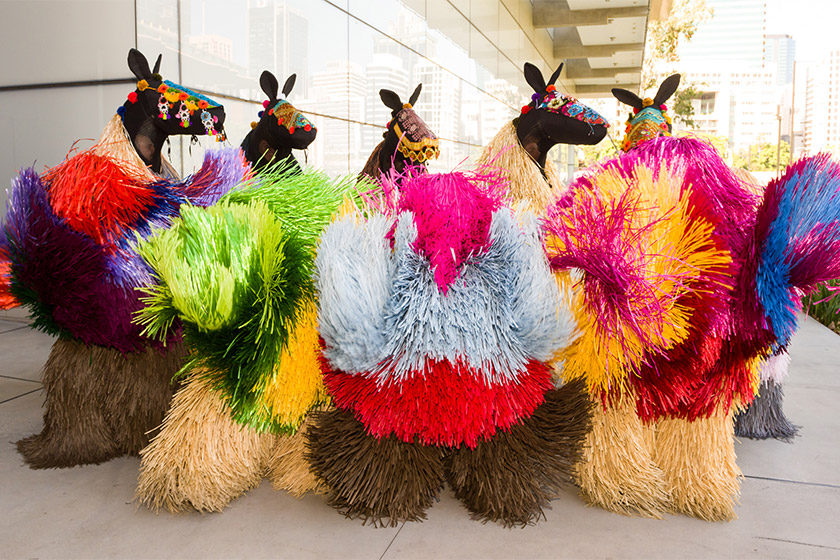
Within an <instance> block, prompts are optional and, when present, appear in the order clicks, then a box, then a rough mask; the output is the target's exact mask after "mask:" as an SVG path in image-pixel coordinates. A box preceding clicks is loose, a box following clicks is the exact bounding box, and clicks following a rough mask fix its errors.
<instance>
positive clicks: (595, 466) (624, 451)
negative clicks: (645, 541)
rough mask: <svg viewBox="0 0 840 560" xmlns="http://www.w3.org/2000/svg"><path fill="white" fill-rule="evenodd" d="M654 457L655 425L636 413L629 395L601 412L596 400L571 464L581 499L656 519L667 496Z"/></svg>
mask: <svg viewBox="0 0 840 560" xmlns="http://www.w3.org/2000/svg"><path fill="white" fill-rule="evenodd" d="M653 455H654V428H653V427H652V426H648V425H645V424H644V423H643V422H642V421H641V420H640V419H639V417H638V416H636V413H635V411H634V410H633V405H632V403H631V402H630V400H629V399H625V400H624V401H623V402H615V403H613V406H611V407H609V408H607V409H606V410H605V409H604V408H603V406H602V405H601V403H600V402H598V401H596V402H595V407H594V413H593V417H592V430H591V431H590V432H589V434H588V435H587V438H586V444H585V447H584V451H583V457H582V458H581V461H580V462H579V463H578V464H577V465H576V467H575V474H576V479H577V480H576V482H577V484H578V485H579V486H580V491H581V497H582V498H583V499H584V501H585V502H587V503H588V504H590V505H595V506H599V507H602V508H604V509H606V510H608V511H612V512H615V513H620V514H622V515H632V516H641V517H652V518H656V519H661V518H662V514H663V513H665V512H667V511H668V510H669V509H670V501H671V498H670V495H669V493H668V490H667V487H666V484H665V477H664V474H663V472H662V470H661V469H660V468H659V467H658V466H657V465H656V463H655V462H654V460H653Z"/></svg>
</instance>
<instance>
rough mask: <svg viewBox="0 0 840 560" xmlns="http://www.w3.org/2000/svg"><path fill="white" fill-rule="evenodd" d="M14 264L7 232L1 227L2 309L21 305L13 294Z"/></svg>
mask: <svg viewBox="0 0 840 560" xmlns="http://www.w3.org/2000/svg"><path fill="white" fill-rule="evenodd" d="M11 271H12V265H11V262H9V247H8V245H7V243H6V234H5V233H4V232H3V230H2V229H0V309H12V308H13V307H17V306H18V305H20V302H18V300H17V299H16V298H15V296H13V295H12V292H11V284H12V275H11Z"/></svg>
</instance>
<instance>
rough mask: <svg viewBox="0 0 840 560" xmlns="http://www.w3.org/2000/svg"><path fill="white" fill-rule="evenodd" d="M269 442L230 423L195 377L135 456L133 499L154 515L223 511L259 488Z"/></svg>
mask: <svg viewBox="0 0 840 560" xmlns="http://www.w3.org/2000/svg"><path fill="white" fill-rule="evenodd" d="M274 443H275V438H274V436H272V435H271V434H260V433H258V432H257V431H256V430H254V429H252V428H249V427H245V426H242V425H240V424H238V423H236V422H234V421H233V419H232V418H231V413H230V407H229V406H228V405H227V403H226V402H225V401H224V400H223V399H222V397H221V396H220V395H219V393H217V392H215V391H213V390H212V389H211V388H210V384H209V383H208V381H207V380H206V378H205V377H204V376H201V375H195V374H194V375H193V376H192V377H190V378H189V379H188V380H187V381H186V382H185V384H184V386H183V388H182V389H180V390H179V391H178V392H177V393H176V394H175V397H174V398H173V399H172V409H171V410H170V411H169V414H167V416H166V419H165V420H164V421H163V427H162V428H161V431H160V433H159V434H158V435H157V436H156V437H155V438H154V439H153V440H152V442H151V443H150V444H149V446H148V447H146V448H145V449H144V450H143V451H142V452H141V454H140V455H141V457H142V460H141V462H140V477H139V480H138V483H137V491H136V493H135V499H136V500H138V501H139V502H140V503H142V504H144V505H146V506H147V507H149V508H150V509H152V510H154V511H159V510H160V509H161V508H164V509H166V510H168V511H170V512H173V513H175V512H180V511H188V510H191V509H197V510H198V511H222V510H223V509H224V508H225V506H227V505H228V504H229V503H230V502H231V501H232V500H235V499H236V498H238V497H239V496H241V495H242V494H244V493H245V492H247V491H248V490H251V489H252V488H255V487H256V486H258V485H259V484H260V482H261V481H262V478H263V473H264V472H265V465H266V461H267V460H268V457H269V454H270V453H271V451H272V448H273V446H274Z"/></svg>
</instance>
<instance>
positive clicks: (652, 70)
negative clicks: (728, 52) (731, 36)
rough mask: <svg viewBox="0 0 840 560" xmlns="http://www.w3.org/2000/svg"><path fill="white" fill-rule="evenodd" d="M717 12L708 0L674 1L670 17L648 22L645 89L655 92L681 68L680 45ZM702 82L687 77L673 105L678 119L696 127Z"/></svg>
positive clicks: (643, 74)
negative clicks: (696, 106) (666, 78)
mask: <svg viewBox="0 0 840 560" xmlns="http://www.w3.org/2000/svg"><path fill="white" fill-rule="evenodd" d="M712 15H713V10H712V9H711V8H709V7H708V6H706V2H705V0H674V3H673V6H672V8H671V12H670V14H669V16H668V19H666V20H665V21H653V20H651V21H650V22H649V23H648V28H647V37H646V39H645V62H644V65H643V66H642V80H641V81H642V91H643V92H645V91H655V90H656V88H657V87H659V83H660V82H661V81H662V80H663V79H664V78H665V77H667V76H669V75H670V74H672V73H674V72H676V71H678V64H677V63H678V62H679V61H680V57H679V54H677V48H678V47H679V46H680V44H682V43H685V42H689V41H691V38H692V37H693V36H694V33H695V32H696V31H697V28H698V27H699V25H700V24H701V23H703V22H705V21H707V20H709V19H711V17H712ZM701 85H702V84H700V83H697V82H691V81H688V80H687V79H686V77H685V76H683V79H682V81H681V84H680V88H679V90H678V91H677V93H676V94H675V95H674V97H673V98H672V100H671V102H670V103H669V105H671V107H672V108H673V112H674V118H675V122H679V123H682V124H684V125H685V126H687V127H689V128H695V127H696V124H695V122H694V118H693V117H694V107H693V105H692V103H691V101H692V99H694V98H696V97H698V96H699V94H700V89H699V87H700V86H701Z"/></svg>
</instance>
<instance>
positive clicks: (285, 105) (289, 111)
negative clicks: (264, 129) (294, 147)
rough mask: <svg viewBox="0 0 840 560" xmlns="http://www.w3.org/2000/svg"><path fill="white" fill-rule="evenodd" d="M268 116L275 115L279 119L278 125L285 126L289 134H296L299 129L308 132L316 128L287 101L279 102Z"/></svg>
mask: <svg viewBox="0 0 840 560" xmlns="http://www.w3.org/2000/svg"><path fill="white" fill-rule="evenodd" d="M268 114H269V115H274V116H275V117H276V118H277V124H279V125H281V126H285V127H286V128H287V129H288V130H289V134H294V132H295V130H296V129H298V128H302V129H304V130H307V131H309V130H312V129H313V128H315V127H314V126H312V123H310V122H309V119H307V118H306V117H305V116H304V114H303V113H301V112H300V111H298V110H297V109H295V107H294V105H292V104H291V103H289V102H288V101H286V100H285V99H281V100H280V101H278V102H277V104H276V105H275V106H274V107H272V108H271V109H269V111H268Z"/></svg>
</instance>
